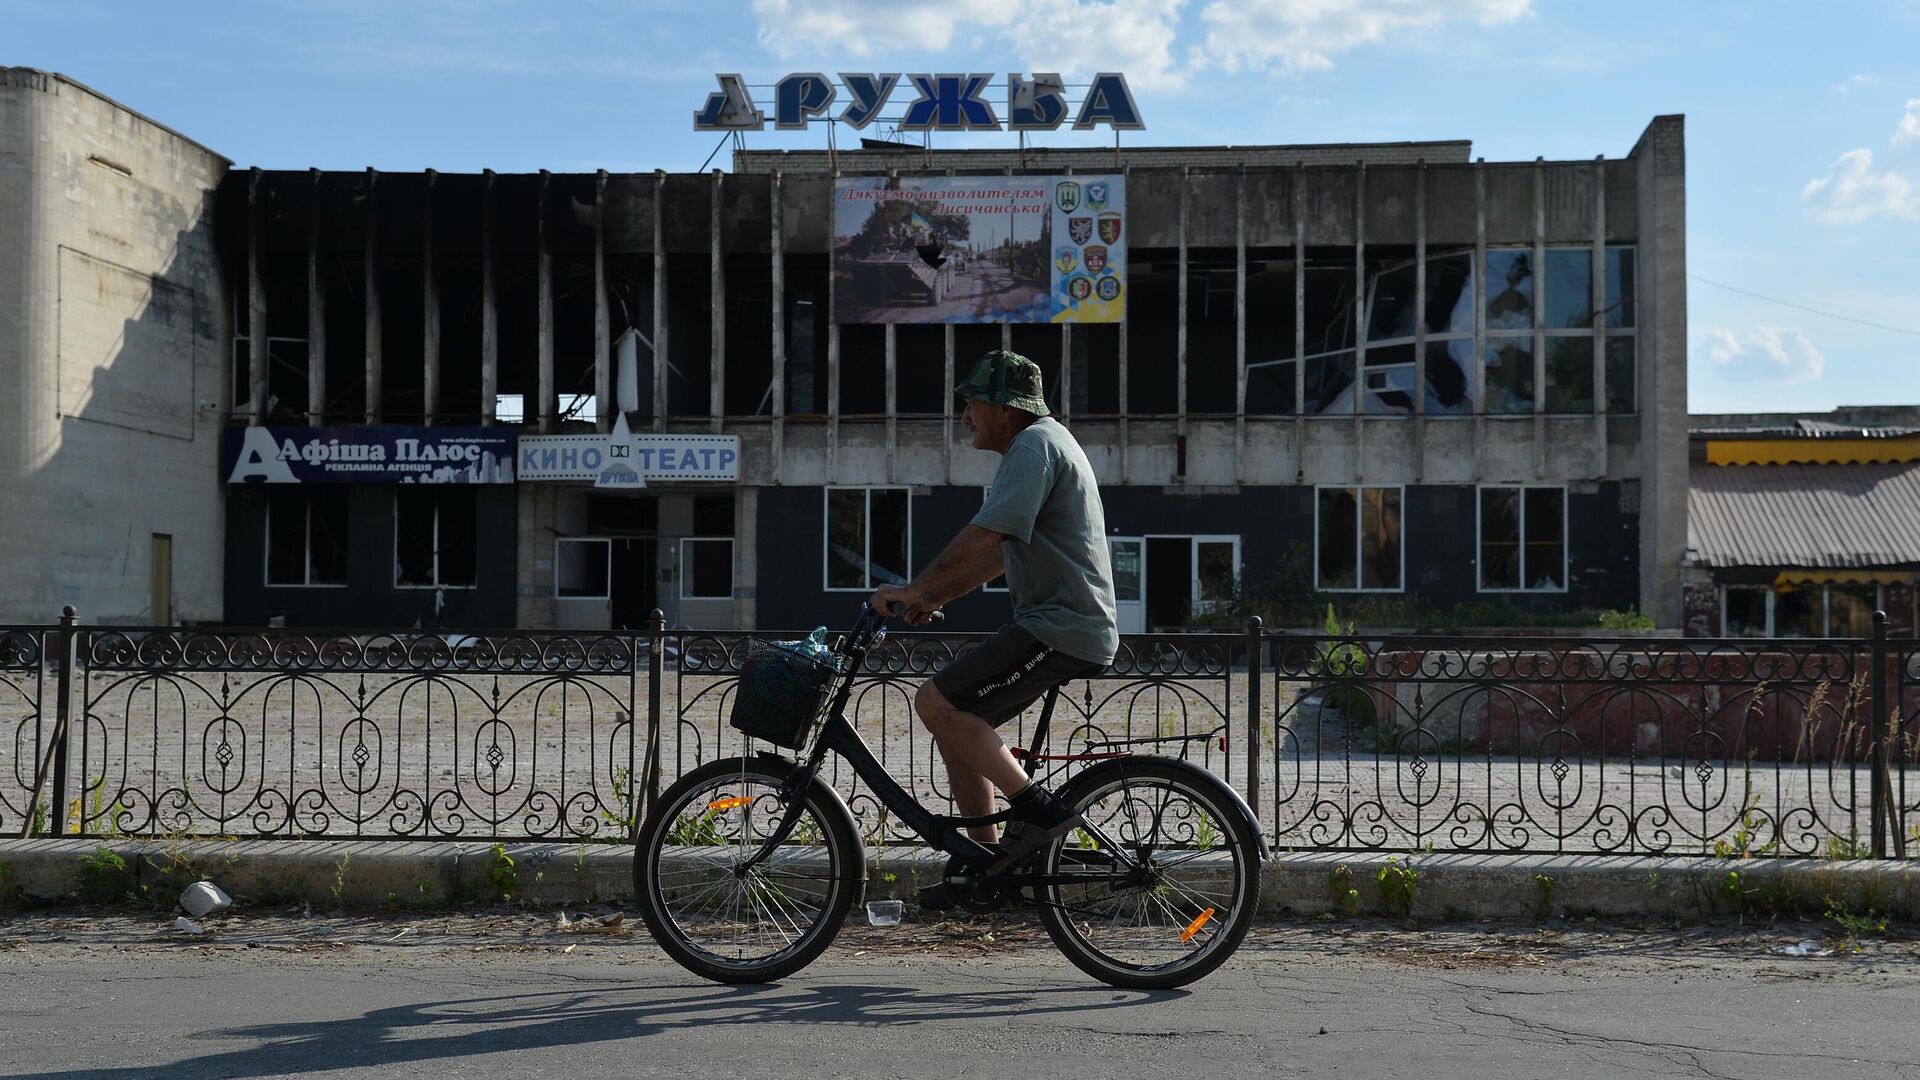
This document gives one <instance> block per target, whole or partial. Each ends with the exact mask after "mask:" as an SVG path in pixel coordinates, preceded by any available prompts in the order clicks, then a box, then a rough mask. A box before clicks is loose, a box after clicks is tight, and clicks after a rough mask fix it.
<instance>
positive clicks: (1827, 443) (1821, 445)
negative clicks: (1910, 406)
mask: <svg viewBox="0 0 1920 1080" xmlns="http://www.w3.org/2000/svg"><path fill="white" fill-rule="evenodd" d="M1914 461H1920V435H1902V436H1898V437H1895V438H1890V439H1847V438H1831V437H1830V438H1825V439H1708V440H1707V464H1709V465H1867V464H1872V463H1874V462H1881V463H1885V464H1889V465H1901V464H1906V463H1909V462H1914Z"/></svg>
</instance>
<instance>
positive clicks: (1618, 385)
mask: <svg viewBox="0 0 1920 1080" xmlns="http://www.w3.org/2000/svg"><path fill="white" fill-rule="evenodd" d="M1638 379H1639V372H1638V371H1637V370H1636V368H1635V366H1634V363H1633V335H1632V334H1630V333H1629V334H1608V335H1607V411H1608V412H1610V413H1630V412H1633V411H1634V389H1635V384H1636V381H1637V380H1638Z"/></svg>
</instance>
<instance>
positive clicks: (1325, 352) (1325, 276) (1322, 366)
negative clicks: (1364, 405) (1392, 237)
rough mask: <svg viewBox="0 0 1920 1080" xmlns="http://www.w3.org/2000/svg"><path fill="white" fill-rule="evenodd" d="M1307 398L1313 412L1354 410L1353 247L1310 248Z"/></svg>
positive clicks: (1304, 358) (1303, 359)
mask: <svg viewBox="0 0 1920 1080" xmlns="http://www.w3.org/2000/svg"><path fill="white" fill-rule="evenodd" d="M1306 275H1307V287H1306V301H1307V310H1306V352H1305V354H1304V355H1302V356H1301V358H1300V362H1301V363H1302V364H1303V365H1304V366H1305V368H1306V371H1305V382H1306V401H1305V403H1304V410H1305V412H1306V414H1307V415H1309V416H1317V415H1339V416H1346V415H1351V414H1352V413H1353V411H1354V406H1355V395H1354V370H1353V359H1354V350H1353V346H1354V310H1353V308H1354V271H1353V251H1352V249H1350V248H1308V249H1307V267H1306Z"/></svg>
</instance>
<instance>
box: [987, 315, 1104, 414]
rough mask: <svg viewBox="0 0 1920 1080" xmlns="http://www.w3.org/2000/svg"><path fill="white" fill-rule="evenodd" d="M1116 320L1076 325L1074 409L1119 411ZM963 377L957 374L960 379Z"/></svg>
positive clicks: (1097, 411) (1093, 411) (1073, 359)
mask: <svg viewBox="0 0 1920 1080" xmlns="http://www.w3.org/2000/svg"><path fill="white" fill-rule="evenodd" d="M1121 333H1122V328H1121V327H1120V325H1119V324H1117V323H1087V324H1085V325H1079V326H1075V327H1074V328H1073V357H1072V363H1073V411H1074V412H1076V413H1091V414H1093V415H1096V416H1100V415H1112V414H1114V413H1118V412H1119V411H1120V334H1121ZM959 377H960V376H958V375H956V376H955V379H956V381H957V380H958V378H959Z"/></svg>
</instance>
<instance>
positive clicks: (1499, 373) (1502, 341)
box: [1485, 337, 1533, 414]
mask: <svg viewBox="0 0 1920 1080" xmlns="http://www.w3.org/2000/svg"><path fill="white" fill-rule="evenodd" d="M1485 355H1486V380H1485V386H1486V394H1487V412H1489V413H1499V414H1514V413H1530V412H1532V411H1533V339H1532V338H1531V337H1506V338H1502V337H1489V338H1488V339H1487V348H1486V354H1485Z"/></svg>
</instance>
